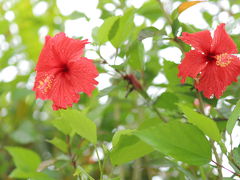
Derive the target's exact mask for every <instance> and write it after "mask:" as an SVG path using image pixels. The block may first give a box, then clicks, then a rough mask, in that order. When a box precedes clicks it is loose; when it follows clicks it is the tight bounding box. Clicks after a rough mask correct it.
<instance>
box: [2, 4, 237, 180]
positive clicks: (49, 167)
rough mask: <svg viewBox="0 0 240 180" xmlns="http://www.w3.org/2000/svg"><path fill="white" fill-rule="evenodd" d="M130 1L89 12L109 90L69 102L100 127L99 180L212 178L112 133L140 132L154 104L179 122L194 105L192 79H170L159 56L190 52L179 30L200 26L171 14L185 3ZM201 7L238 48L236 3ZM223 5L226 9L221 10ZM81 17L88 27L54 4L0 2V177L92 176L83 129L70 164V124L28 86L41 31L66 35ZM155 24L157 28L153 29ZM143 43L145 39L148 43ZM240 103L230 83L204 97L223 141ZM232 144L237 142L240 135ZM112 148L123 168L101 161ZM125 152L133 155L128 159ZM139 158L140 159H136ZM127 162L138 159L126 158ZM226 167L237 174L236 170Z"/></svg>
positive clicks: (150, 120) (208, 169)
mask: <svg viewBox="0 0 240 180" xmlns="http://www.w3.org/2000/svg"><path fill="white" fill-rule="evenodd" d="M79 1H80V3H91V2H90V1H89V2H88V1H82V0H79ZM132 1H134V0H99V1H98V5H97V7H96V11H97V10H98V11H100V12H101V15H100V19H102V25H99V26H97V25H96V27H95V28H94V29H93V30H92V32H91V33H92V39H91V42H92V45H91V46H89V47H90V48H88V47H87V52H88V54H90V53H91V52H92V53H94V55H95V56H94V57H95V58H94V60H95V63H96V65H97V68H98V70H99V72H100V73H102V74H104V75H105V76H106V79H104V77H105V76H102V77H103V78H101V79H99V83H100V84H104V83H105V84H108V85H107V87H106V88H104V89H102V88H99V89H98V90H95V91H94V93H93V95H92V96H91V97H90V98H88V97H87V96H86V95H85V94H81V100H80V101H79V103H78V104H75V105H74V106H73V109H80V110H82V111H81V113H84V117H85V116H87V117H88V118H89V119H91V120H92V121H93V122H94V123H95V124H96V125H97V136H98V137H97V138H98V142H97V146H98V147H97V150H98V151H99V154H100V156H103V154H104V155H105V158H104V177H105V179H113V178H115V179H134V180H141V179H154V178H155V179H157V177H159V179H218V175H217V173H216V170H214V167H213V166H211V165H204V166H201V167H200V166H192V165H188V164H186V163H179V162H177V161H176V160H174V159H172V158H169V157H167V156H164V155H163V154H161V153H160V152H157V151H153V149H152V147H150V146H147V145H146V144H145V143H143V142H142V141H139V140H138V139H137V138H136V137H135V136H132V135H131V133H132V132H131V130H130V131H128V130H126V131H120V133H116V132H117V131H119V130H124V129H135V128H139V126H140V124H142V125H141V126H142V127H148V126H150V125H154V124H157V123H158V121H159V120H158V116H157V114H156V113H155V112H154V110H153V107H154V108H155V109H157V111H159V112H161V114H162V116H164V117H165V118H166V119H167V120H169V121H171V120H182V121H186V119H184V118H183V114H182V111H181V110H180V109H179V108H178V106H177V104H178V103H181V104H185V105H187V106H188V107H191V108H192V109H197V110H198V109H199V105H198V104H197V103H195V104H194V102H195V101H196V91H195V90H194V87H193V82H192V80H191V79H188V80H187V83H186V84H184V85H182V84H180V80H179V79H178V77H177V73H178V70H177V63H179V61H178V60H176V61H172V60H170V59H166V58H165V57H162V56H161V53H160V50H163V49H167V48H172V47H175V49H172V51H171V52H169V51H168V52H169V53H172V54H179V52H180V54H181V51H188V50H189V49H190V47H189V46H187V45H185V44H183V43H181V42H179V40H178V39H177V38H176V37H177V36H179V35H180V34H181V32H183V31H184V32H197V31H200V30H201V28H199V27H198V28H197V27H195V26H194V25H192V24H186V23H183V22H181V20H179V19H178V18H177V15H176V11H174V10H175V9H176V8H177V7H178V5H180V4H181V2H184V1H183V0H182V1H180V0H168V1H166V0H165V1H163V2H161V1H158V0H146V1H143V3H142V5H141V6H140V7H134V6H132V5H131V3H130V2H132ZM64 3H71V2H68V1H65V2H64ZM205 3H206V4H209V5H211V6H214V7H215V9H216V8H217V10H216V11H214V12H211V10H209V9H207V8H204V5H202V6H203V8H202V9H201V14H202V17H203V18H204V20H205V22H206V24H207V27H208V28H209V29H212V28H213V27H216V25H217V24H219V23H222V19H221V17H222V16H227V17H228V19H227V22H226V23H227V28H228V32H229V33H231V35H232V38H233V40H234V42H235V43H236V44H237V46H238V48H239V47H240V36H239V33H238V32H237V33H236V32H235V31H234V29H236V28H237V27H238V28H239V26H237V25H239V22H240V21H239V18H240V11H239V10H240V6H239V3H240V1H239V0H231V1H227V0H221V1H214V0H212V1H209V2H205ZM224 3H225V4H228V6H224ZM202 4H204V3H202ZM205 6H208V5H205ZM45 7H46V8H45ZM184 13H188V12H187V11H186V12H184ZM82 18H84V19H86V20H87V21H91V18H89V17H87V16H86V15H85V14H84V13H83V12H80V11H74V12H72V13H70V14H69V15H63V14H62V13H61V11H60V9H59V7H58V3H57V2H56V1H55V0H46V1H44V0H0V179H3V180H7V179H18V178H20V179H21V178H22V179H26V176H29V177H31V179H38V180H39V179H44V180H48V179H64V180H67V179H75V178H77V176H79V177H82V178H83V179H84V178H85V179H87V177H88V176H89V175H91V176H92V177H93V178H95V179H99V176H100V174H99V173H100V172H99V167H98V163H97V155H96V147H95V146H93V145H92V144H91V143H89V141H87V140H85V139H83V138H82V137H80V136H78V135H82V134H81V133H79V134H78V133H77V134H78V135H75V136H73V135H72V136H71V140H70V141H71V145H70V146H71V153H73V154H75V155H76V156H77V157H78V159H77V160H76V161H77V162H78V164H79V166H78V167H77V168H75V167H74V166H72V165H71V164H72V163H73V162H71V161H72V160H73V159H72V157H71V154H69V142H68V141H69V139H68V138H69V135H68V133H64V130H63V129H62V128H63V127H64V126H67V124H69V122H68V121H64V122H65V124H64V125H56V124H55V123H54V122H55V119H56V118H57V117H59V114H61V113H60V112H53V111H52V110H51V102H49V101H45V102H43V101H41V100H36V99H35V94H34V92H33V91H32V90H31V88H32V86H33V82H34V77H35V73H34V67H35V64H36V62H37V59H38V56H39V53H40V51H41V48H42V45H43V42H44V37H45V35H47V34H49V35H51V36H53V35H55V34H56V33H57V32H64V31H65V28H66V22H67V21H69V20H76V19H82ZM138 18H141V19H142V21H141V22H140V23H137V22H136V19H138ZM192 18H193V19H194V17H192ZM159 21H160V22H161V28H159V26H158V25H157V23H156V22H159ZM82 28H84V27H82ZM74 38H85V37H82V36H80V37H74ZM149 39H151V40H150V41H148V40H149ZM146 44H148V46H147V45H146ZM147 47H148V48H147ZM101 48H105V52H106V49H107V51H108V48H109V51H110V52H112V50H111V49H114V51H113V54H111V55H110V56H109V57H110V58H109V59H107V58H106V57H107V56H106V55H105V54H104V53H105V52H103V51H102V50H101ZM176 49H177V50H176ZM89 52H90V53H89ZM177 61H178V62H177ZM130 74H131V75H133V77H134V78H135V79H136V81H137V82H139V83H140V84H141V86H142V88H143V89H144V91H145V92H147V94H145V95H144V94H141V93H139V92H137V91H136V90H134V88H136V87H134V86H133V83H132V79H131V78H128V77H129V76H127V75H130ZM124 77H125V78H124ZM126 77H127V78H126ZM239 97H240V86H239V83H233V84H232V85H231V86H229V87H228V89H227V91H226V92H225V93H224V95H223V96H222V97H221V99H219V100H217V99H211V100H208V99H204V100H205V102H206V103H207V106H208V109H209V113H208V114H209V116H210V117H211V118H212V119H214V120H215V122H216V123H217V125H218V127H219V129H220V131H221V134H222V135H223V137H225V136H224V135H225V129H226V122H227V119H228V117H229V116H230V114H231V110H232V109H233V107H234V105H235V104H236V102H237V100H238V99H239ZM141 126H140V127H141ZM115 133H116V134H115ZM172 133H174V132H172ZM114 134H115V135H114ZM121 135H123V136H121ZM82 136H83V137H84V135H82ZM113 136H114V137H115V140H114V138H113ZM120 137H121V138H120ZM86 139H88V138H86ZM112 139H113V140H112ZM236 141H237V142H236V143H239V137H238V139H237V140H236ZM90 142H91V141H90ZM114 143H115V148H116V149H115V150H113V152H114V153H115V154H114V153H113V155H112V156H111V158H112V161H114V162H115V164H123V165H117V166H113V165H112V163H111V162H110V159H109V157H108V156H107V155H108V153H110V152H109V150H110V149H111V147H112V145H114ZM121 143H122V144H121ZM128 144H131V146H128ZM12 146H19V147H23V148H26V149H29V150H31V151H30V152H28V151H26V150H24V149H21V148H14V147H12ZM125 146H126V147H127V148H126V149H124V147H125ZM118 148H119V149H120V150H119V149H118ZM121 148H123V149H121ZM113 149H114V148H113ZM137 150H139V151H137ZM141 150H142V151H141ZM231 150H232V149H231ZM32 151H34V152H36V154H35V153H33V152H32ZM234 152H235V153H234V154H235V155H234V158H237V156H238V162H237V163H239V156H240V155H239V152H240V151H239V148H238V149H234ZM111 153H112V152H111ZM118 153H119V154H118ZM128 153H129V154H133V155H129V156H130V157H125V156H126V154H128ZM145 154H147V155H146V156H144V157H142V156H143V155H145ZM10 155H11V156H10ZM124 155H125V156H124ZM115 156H116V157H115ZM140 157H142V158H140ZM100 158H101V157H100ZM137 158H139V159H137ZM134 159H137V160H135V161H131V160H134ZM24 162H25V163H24ZM25 164H28V165H25ZM39 164H40V166H39ZM232 166H233V168H235V170H236V171H238V172H239V170H238V168H236V165H232ZM238 166H239V164H238ZM15 167H17V168H18V169H19V168H20V169H21V172H16V171H15V172H14V173H13V172H12V171H13V169H15ZM24 168H25V169H27V170H28V171H29V172H31V173H32V172H33V171H34V172H35V171H36V169H38V171H39V172H42V173H37V174H34V173H32V174H31V173H30V174H31V175H29V174H28V175H26V174H24V173H25V172H22V170H23V169H24ZM74 168H75V170H74ZM74 172H75V177H73V174H74ZM10 174H11V177H9V175H10ZM160 177H161V178H160ZM88 178H89V177H88ZM89 179H90V178H89Z"/></svg>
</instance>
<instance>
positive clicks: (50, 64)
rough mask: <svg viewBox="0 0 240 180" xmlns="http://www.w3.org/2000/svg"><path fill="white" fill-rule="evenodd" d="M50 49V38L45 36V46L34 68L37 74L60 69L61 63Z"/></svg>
mask: <svg viewBox="0 0 240 180" xmlns="http://www.w3.org/2000/svg"><path fill="white" fill-rule="evenodd" d="M51 48H52V38H51V37H50V36H46V38H45V44H44V46H43V49H42V51H41V53H40V56H39V58H38V63H37V66H36V71H37V72H46V71H49V70H52V69H53V68H54V67H60V66H61V61H58V59H56V58H55V56H54V54H53V52H52V51H51Z"/></svg>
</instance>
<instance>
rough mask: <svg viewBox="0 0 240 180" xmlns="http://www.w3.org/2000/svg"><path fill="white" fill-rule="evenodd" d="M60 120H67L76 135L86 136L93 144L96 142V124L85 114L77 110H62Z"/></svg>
mask: <svg viewBox="0 0 240 180" xmlns="http://www.w3.org/2000/svg"><path fill="white" fill-rule="evenodd" d="M61 120H62V121H64V122H68V124H70V126H71V129H72V130H73V131H75V132H76V133H77V134H78V135H80V136H82V137H84V138H86V139H87V140H89V141H90V142H92V143H93V144H96V142H97V132H96V125H95V124H94V122H92V121H91V120H90V119H88V118H87V117H86V115H85V114H84V113H82V112H80V111H77V110H71V109H68V110H62V111H61Z"/></svg>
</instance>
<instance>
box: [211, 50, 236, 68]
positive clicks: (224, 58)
mask: <svg viewBox="0 0 240 180" xmlns="http://www.w3.org/2000/svg"><path fill="white" fill-rule="evenodd" d="M215 58H216V60H217V61H216V65H218V66H220V67H226V66H228V65H229V64H230V63H231V62H232V59H233V58H232V57H231V55H229V54H227V53H224V54H219V55H217V56H215Z"/></svg>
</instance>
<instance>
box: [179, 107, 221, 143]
mask: <svg viewBox="0 0 240 180" xmlns="http://www.w3.org/2000/svg"><path fill="white" fill-rule="evenodd" d="M179 107H180V108H181V110H182V112H183V113H184V114H185V116H186V117H187V119H188V121H189V122H190V123H192V124H194V125H195V126H197V127H198V128H199V129H200V130H201V131H203V132H204V133H205V134H206V135H207V136H208V137H210V138H211V139H213V140H215V141H217V142H220V141H221V135H220V132H219V129H218V127H217V124H216V122H215V121H213V120H212V119H210V118H208V117H206V116H204V115H202V114H199V113H197V112H195V111H194V110H192V109H191V108H189V107H187V106H185V105H182V104H179Z"/></svg>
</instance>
